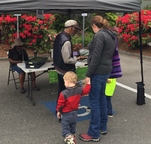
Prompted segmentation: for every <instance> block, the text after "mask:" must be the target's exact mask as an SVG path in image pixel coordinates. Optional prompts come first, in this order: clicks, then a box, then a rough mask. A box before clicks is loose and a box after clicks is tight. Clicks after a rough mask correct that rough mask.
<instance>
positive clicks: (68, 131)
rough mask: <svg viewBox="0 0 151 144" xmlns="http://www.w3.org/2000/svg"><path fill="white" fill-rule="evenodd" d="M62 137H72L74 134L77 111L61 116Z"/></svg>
mask: <svg viewBox="0 0 151 144" xmlns="http://www.w3.org/2000/svg"><path fill="white" fill-rule="evenodd" d="M61 116H62V117H61V124H62V136H63V137H66V135H73V134H75V133H76V125H77V111H72V112H68V113H64V114H62V115H61Z"/></svg>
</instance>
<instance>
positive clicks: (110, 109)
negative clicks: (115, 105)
mask: <svg viewBox="0 0 151 144" xmlns="http://www.w3.org/2000/svg"><path fill="white" fill-rule="evenodd" d="M106 100H107V112H108V114H113V111H112V102H111V96H106Z"/></svg>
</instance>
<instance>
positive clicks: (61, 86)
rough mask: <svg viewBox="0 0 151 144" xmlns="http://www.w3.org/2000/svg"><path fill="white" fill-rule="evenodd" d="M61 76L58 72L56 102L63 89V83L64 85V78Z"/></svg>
mask: <svg viewBox="0 0 151 144" xmlns="http://www.w3.org/2000/svg"><path fill="white" fill-rule="evenodd" d="M63 76H64V75H61V74H58V97H57V102H58V98H59V95H60V93H61V92H62V91H63V90H65V85H64V80H63Z"/></svg>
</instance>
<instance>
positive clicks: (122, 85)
mask: <svg viewBox="0 0 151 144" xmlns="http://www.w3.org/2000/svg"><path fill="white" fill-rule="evenodd" d="M116 84H117V85H118V86H120V87H122V88H125V89H127V90H130V91H132V92H135V93H137V90H136V89H134V88H131V87H129V86H126V85H124V84H121V83H119V82H116ZM145 97H147V98H149V99H151V95H149V94H147V93H145Z"/></svg>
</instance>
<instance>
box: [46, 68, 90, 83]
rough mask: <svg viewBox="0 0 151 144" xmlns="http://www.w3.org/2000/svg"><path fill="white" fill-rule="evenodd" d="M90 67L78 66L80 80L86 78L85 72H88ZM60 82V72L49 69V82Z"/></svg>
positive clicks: (77, 72)
mask: <svg viewBox="0 0 151 144" xmlns="http://www.w3.org/2000/svg"><path fill="white" fill-rule="evenodd" d="M87 69H88V67H87V66H85V67H78V68H76V74H77V77H78V80H83V79H84V78H85V74H86V72H87ZM57 82H58V74H57V72H56V71H55V70H50V71H49V83H57Z"/></svg>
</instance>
